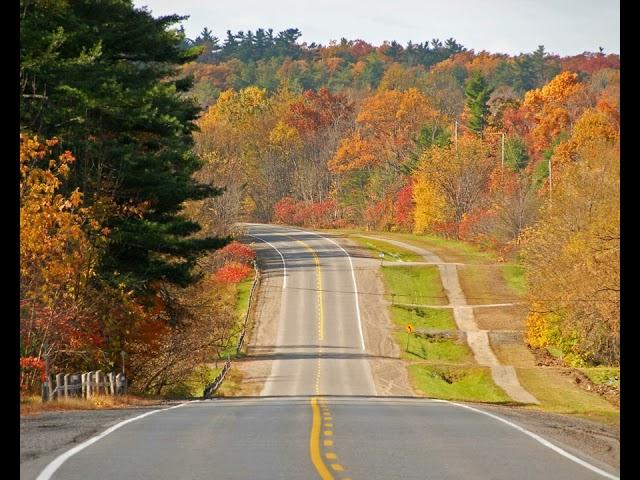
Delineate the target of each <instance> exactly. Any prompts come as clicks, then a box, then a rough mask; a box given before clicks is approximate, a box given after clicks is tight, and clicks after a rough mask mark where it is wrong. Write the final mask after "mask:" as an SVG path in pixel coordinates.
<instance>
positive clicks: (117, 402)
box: [20, 395, 160, 415]
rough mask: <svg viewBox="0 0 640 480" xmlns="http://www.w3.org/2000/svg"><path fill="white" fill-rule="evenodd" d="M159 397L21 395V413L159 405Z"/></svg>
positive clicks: (33, 413)
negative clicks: (47, 397) (52, 397)
mask: <svg viewBox="0 0 640 480" xmlns="http://www.w3.org/2000/svg"><path fill="white" fill-rule="evenodd" d="M159 402H160V400H159V399H153V398H142V397H135V396H133V395H114V396H111V395H95V396H93V397H91V398H89V399H84V398H61V399H60V400H52V401H50V402H43V401H42V398H41V397H40V396H38V395H26V396H21V397H20V415H37V414H39V413H44V412H56V411H61V410H102V409H110V408H126V407H141V406H151V405H157V404H158V403H159Z"/></svg>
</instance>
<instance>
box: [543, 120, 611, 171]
mask: <svg viewBox="0 0 640 480" xmlns="http://www.w3.org/2000/svg"><path fill="white" fill-rule="evenodd" d="M618 138H619V131H618V129H617V126H616V124H615V121H614V120H613V119H612V118H611V115H609V114H608V113H605V112H603V111H601V110H600V109H595V108H589V109H587V110H585V111H584V113H583V114H582V116H581V117H580V118H579V119H578V121H577V122H576V124H575V126H574V127H573V131H572V133H571V138H569V139H568V140H566V141H564V142H562V143H560V144H559V145H558V146H557V147H556V150H555V151H554V156H553V160H554V161H555V162H557V163H558V164H559V165H566V164H568V163H569V162H571V161H572V160H575V158H576V155H577V152H578V150H579V149H580V148H588V147H589V146H590V145H593V144H597V143H601V142H609V143H615V142H616V141H617V140H618Z"/></svg>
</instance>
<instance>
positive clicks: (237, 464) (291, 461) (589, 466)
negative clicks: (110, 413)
mask: <svg viewBox="0 0 640 480" xmlns="http://www.w3.org/2000/svg"><path fill="white" fill-rule="evenodd" d="M248 233H249V234H250V235H252V236H253V239H254V241H255V243H256V246H259V245H258V244H260V245H261V246H260V248H259V255H260V257H261V260H262V261H261V263H262V265H263V268H264V275H265V276H266V277H269V278H272V279H278V278H279V279H280V281H279V285H280V289H281V296H280V297H279V298H280V314H279V316H278V333H277V345H275V348H274V353H273V358H274V361H273V363H272V369H271V373H270V375H269V376H268V378H267V379H266V381H265V385H264V388H263V390H262V392H261V396H258V397H254V398H241V399H214V400H207V401H196V402H189V403H185V404H182V405H181V406H179V407H178V408H171V409H165V410H160V411H156V412H155V413H153V414H151V415H146V416H143V417H141V418H138V419H136V420H133V421H129V422H128V423H126V424H118V425H115V426H113V427H112V430H110V431H107V432H106V434H103V435H102V436H100V437H99V438H96V437H94V438H93V439H90V440H89V441H88V442H86V443H84V444H81V445H79V446H78V447H76V449H74V450H72V451H70V452H66V453H65V454H64V455H63V456H61V457H59V458H58V459H57V460H56V461H55V462H53V463H52V464H50V465H49V467H47V469H45V470H44V471H43V472H42V474H41V475H40V477H39V478H40V479H41V480H48V479H50V478H55V479H70V480H73V479H78V480H80V479H82V480H86V479H87V478H90V479H97V480H101V479H114V478H121V479H154V480H164V479H176V478H180V479H210V478H215V479H248V480H259V479H265V480H267V479H317V478H321V479H323V480H327V479H336V480H337V479H341V480H346V479H354V480H355V479H380V480H389V479H416V480H418V479H420V480H422V479H461V478H473V479H505V480H506V479H513V478H527V479H541V480H542V479H544V480H552V479H558V480H560V479H601V478H617V473H616V472H615V471H614V470H613V469H612V468H611V467H609V466H607V465H604V464H602V463H600V462H598V461H596V460H594V459H592V458H590V457H588V456H587V455H585V454H583V453H581V452H578V451H575V450H572V449H570V448H568V447H565V446H562V445H557V444H554V443H551V442H549V441H548V440H546V439H544V438H541V437H539V436H537V435H535V434H533V433H531V432H529V431H527V430H524V429H523V428H521V427H519V426H518V425H515V424H513V423H510V422H508V421H506V420H504V419H501V418H500V417H496V416H493V415H491V414H488V413H487V412H484V411H482V410H481V409H477V408H475V407H470V406H467V405H458V404H454V403H450V402H444V401H436V400H429V399H421V398H384V397H377V396H376V391H375V387H374V383H373V380H372V376H371V375H372V374H371V369H370V367H369V361H368V360H367V352H366V349H365V348H366V345H363V343H364V342H363V335H362V331H361V329H362V322H361V319H360V318H359V316H360V309H359V307H358V302H363V301H366V298H365V297H364V296H360V297H359V296H358V293H357V282H356V277H355V276H354V274H353V267H355V268H358V260H357V259H352V258H350V257H349V256H348V255H347V254H346V252H345V251H344V250H342V248H341V247H340V246H339V245H338V244H336V243H334V242H333V241H332V240H330V239H327V238H323V237H321V236H319V235H316V234H313V233H310V232H304V231H301V230H297V229H290V228H285V227H277V226H268V225H255V224H254V225H250V226H249V232H248Z"/></svg>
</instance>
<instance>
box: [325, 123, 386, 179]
mask: <svg viewBox="0 0 640 480" xmlns="http://www.w3.org/2000/svg"><path fill="white" fill-rule="evenodd" d="M375 149H376V145H375V143H374V142H373V141H371V140H369V139H366V138H363V137H362V134H361V133H360V132H356V133H354V134H353V135H352V136H351V137H348V138H346V139H344V140H342V142H340V146H339V147H338V150H337V151H336V154H335V155H334V156H333V158H332V159H331V160H329V163H328V165H329V170H331V171H332V172H334V173H343V172H348V171H350V170H358V169H361V168H364V167H367V166H373V165H376V164H378V163H380V161H379V157H378V156H377V155H376V154H375Z"/></svg>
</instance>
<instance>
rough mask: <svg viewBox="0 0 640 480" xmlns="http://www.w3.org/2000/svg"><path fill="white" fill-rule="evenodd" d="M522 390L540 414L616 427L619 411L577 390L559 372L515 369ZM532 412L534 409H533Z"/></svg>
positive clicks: (568, 378) (603, 401) (551, 369)
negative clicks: (580, 418)
mask: <svg viewBox="0 0 640 480" xmlns="http://www.w3.org/2000/svg"><path fill="white" fill-rule="evenodd" d="M516 372H517V374H518V379H519V380H520V383H521V384H522V386H523V387H524V388H525V389H526V390H527V391H529V392H531V393H532V394H533V395H534V396H535V397H536V398H537V399H538V400H539V401H540V403H541V405H540V407H536V408H541V409H542V410H546V411H549V412H555V413H564V414H574V415H580V416H585V417H590V418H595V419H598V420H602V421H606V422H610V423H611V422H612V423H617V422H619V421H620V409H619V408H617V407H616V406H615V405H612V404H611V403H609V402H607V401H606V400H605V399H604V398H602V397H601V396H600V395H598V394H597V393H595V392H588V391H586V390H583V389H581V388H580V387H578V386H577V385H576V384H575V382H574V381H573V378H572V377H571V376H569V375H564V374H563V373H562V371H561V369H553V368H535V367H534V368H516ZM532 408H533V407H532Z"/></svg>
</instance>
